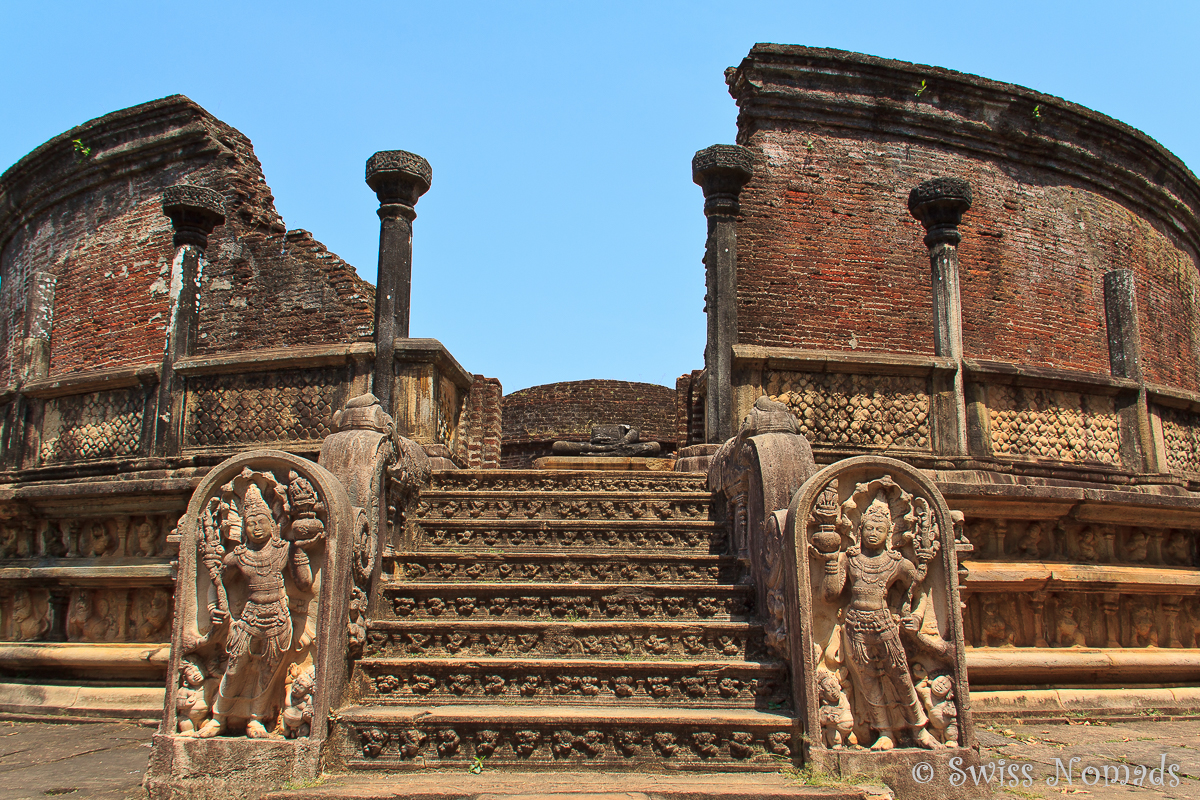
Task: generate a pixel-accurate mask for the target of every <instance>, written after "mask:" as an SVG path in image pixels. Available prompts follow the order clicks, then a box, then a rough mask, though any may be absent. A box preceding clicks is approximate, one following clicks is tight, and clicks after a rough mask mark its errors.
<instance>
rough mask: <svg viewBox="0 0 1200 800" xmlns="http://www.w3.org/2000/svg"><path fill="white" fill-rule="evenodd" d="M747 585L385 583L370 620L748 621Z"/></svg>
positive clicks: (750, 608) (749, 598) (750, 602)
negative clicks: (387, 611) (389, 617)
mask: <svg viewBox="0 0 1200 800" xmlns="http://www.w3.org/2000/svg"><path fill="white" fill-rule="evenodd" d="M752 589H753V587H751V586H720V585H716V586H697V585H694V584H679V583H676V584H671V583H660V584H625V585H617V586H614V585H612V584H608V583H570V584H547V583H458V584H447V583H403V584H399V583H384V584H381V585H380V586H379V587H378V589H377V592H378V593H379V595H380V598H381V599H380V604H379V606H380V607H379V608H377V609H376V610H375V611H374V612H373V614H372V616H373V617H374V618H375V619H381V618H384V617H385V614H384V613H380V612H381V611H383V610H384V609H391V611H392V613H393V615H394V616H395V617H396V618H403V619H438V618H442V617H445V618H455V617H458V618H463V619H466V618H471V617H489V618H492V619H559V620H566V621H568V622H574V621H578V620H582V619H627V620H636V619H673V620H681V621H682V620H712V621H714V622H717V621H729V620H748V619H749V617H750V615H751V614H752V613H753V595H752Z"/></svg>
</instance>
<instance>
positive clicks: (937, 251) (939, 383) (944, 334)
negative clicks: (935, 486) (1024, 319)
mask: <svg viewBox="0 0 1200 800" xmlns="http://www.w3.org/2000/svg"><path fill="white" fill-rule="evenodd" d="M970 207H971V186H970V185H969V184H968V183H967V182H966V181H964V180H962V179H961V178H934V179H932V180H928V181H925V182H924V183H922V184H920V185H919V186H917V187H916V188H915V189H913V190H912V192H910V193H909V195H908V210H909V212H910V213H911V214H912V215H913V216H914V217H916V218H917V220H919V221H920V223H921V224H922V225H924V226H925V246H926V247H928V248H929V264H930V267H931V268H932V271H933V276H932V280H933V325H934V330H933V347H934V353H935V354H936V355H939V356H942V357H945V358H950V359H953V360H954V362H955V369H954V373H953V374H952V375H947V374H944V373H939V372H935V373H934V376H933V426H932V428H933V437H932V438H933V448H934V452H935V453H938V454H939V455H965V454H966V453H967V408H966V398H965V395H964V393H963V375H962V303H961V301H960V299H959V291H958V243H959V242H960V241H962V236H961V235H960V234H959V232H958V225H959V223H960V222H962V215H963V212H965V211H966V210H967V209H969V208H970ZM973 405H975V404H973ZM976 423H977V424H976V425H975V426H974V427H975V431H974V434H975V435H974V436H973V437H972V440H973V444H975V445H976V447H974V448H972V449H975V450H990V434H989V433H988V432H987V430H986V429H985V426H984V425H983V424H982V421H981V420H977V421H976ZM974 440H979V441H977V442H976V441H974ZM977 454H978V455H986V454H987V453H980V452H977Z"/></svg>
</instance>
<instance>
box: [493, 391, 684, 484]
mask: <svg viewBox="0 0 1200 800" xmlns="http://www.w3.org/2000/svg"><path fill="white" fill-rule="evenodd" d="M675 402H676V393H675V391H674V390H672V389H671V388H669V387H667V386H659V385H658V384H654V383H632V382H629V381H610V380H589V381H570V382H566V383H548V384H545V385H543V386H531V387H530V388H528V389H521V390H520V391H517V392H513V393H512V394H509V395H506V396H505V397H504V400H503V412H502V419H503V439H502V441H503V445H502V449H503V457H502V459H501V460H502V465H503V466H504V467H505V468H521V467H528V466H530V465H531V464H532V463H533V460H534V459H535V458H540V457H541V456H546V455H550V448H551V446H552V445H553V444H554V442H556V441H572V442H586V441H588V440H589V439H590V438H591V434H592V426H593V425H604V424H624V425H633V426H635V427H637V428H638V429H640V430H641V438H642V441H645V442H649V441H655V442H662V443H663V444H664V445H665V446H666V449H670V448H672V447H674V446H675V445H676V444H678V443H679V431H678V425H677V423H676V419H675V415H676V412H675Z"/></svg>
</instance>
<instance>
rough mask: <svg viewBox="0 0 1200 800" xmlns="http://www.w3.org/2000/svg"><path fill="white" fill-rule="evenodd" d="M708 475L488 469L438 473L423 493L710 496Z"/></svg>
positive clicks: (434, 474)
mask: <svg viewBox="0 0 1200 800" xmlns="http://www.w3.org/2000/svg"><path fill="white" fill-rule="evenodd" d="M707 483H708V479H707V477H706V476H704V475H689V474H684V473H637V474H631V473H629V472H604V471H598V470H527V469H517V470H513V469H487V470H455V471H447V472H435V473H433V476H432V478H431V480H430V484H429V487H428V488H427V489H424V490H422V495H426V494H436V493H453V492H473V493H485V492H503V493H505V494H508V495H511V494H514V493H525V492H575V493H589V492H590V493H600V494H608V493H621V492H624V493H634V494H640V495H658V494H671V493H688V492H691V493H696V494H704V495H705V496H707V494H708V488H707Z"/></svg>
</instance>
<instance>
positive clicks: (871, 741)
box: [782, 456, 974, 751]
mask: <svg viewBox="0 0 1200 800" xmlns="http://www.w3.org/2000/svg"><path fill="white" fill-rule="evenodd" d="M782 536H783V539H784V542H785V543H786V544H787V545H791V546H790V547H785V548H784V550H785V552H786V551H790V552H791V553H792V554H794V558H795V562H794V563H795V566H796V569H795V571H794V572H793V573H792V574H794V575H795V576H796V578H797V581H796V585H795V586H794V587H787V591H788V593H790V592H792V591H794V592H795V594H794V595H792V598H791V600H792V602H787V603H786V604H785V605H786V612H785V613H786V614H787V616H788V619H787V626H786V627H787V629H788V630H789V631H790V632H791V635H790V636H789V647H790V651H791V661H792V669H793V674H794V675H796V676H802V677H801V678H800V680H799V681H798V682H797V683H798V684H799V685H797V686H796V689H797V690H798V694H797V698H798V703H799V704H800V706H801V707H800V709H799V710H800V712H801V713H802V714H803V715H804V717H805V721H806V730H807V731H808V733H809V736H810V738H811V740H812V742H813V745H812V747H813V750H814V751H816V750H818V749H842V748H844V747H847V746H848V745H850V744H851V743H857V744H859V745H861V746H864V747H870V748H872V749H876V750H888V749H892V748H893V747H896V748H903V747H924V748H930V749H937V750H940V749H942V748H943V747H969V746H971V744H972V743H973V741H974V736H973V733H972V729H971V713H970V694H969V687H968V681H967V671H966V663H965V658H964V653H963V634H962V630H963V628H962V613H961V606H960V603H959V596H958V582H957V562H956V555H955V541H954V525H953V520H952V518H951V515H950V510H949V509H948V508H947V506H946V502H945V500H944V499H943V498H942V495H941V493H940V492H939V491H938V489H937V487H936V486H934V484H933V483H932V482H931V481H930V480H929V479H928V478H926V477H925V476H924V475H922V474H921V473H920V472H919V471H917V470H916V469H914V468H912V467H910V466H908V465H907V464H905V463H903V462H901V461H897V460H895V459H890V458H882V457H876V456H862V457H858V458H850V459H846V460H844V461H840V462H837V463H836V464H833V465H831V466H828V467H826V468H824V469H822V470H821V471H820V472H818V473H817V474H815V475H813V476H812V478H810V479H809V480H808V481H807V482H805V484H804V486H803V487H801V489H800V491H799V492H797V493H796V495H795V497H794V498H793V500H792V503H791V506H790V507H789V509H788V514H787V519H786V522H785V529H784V531H783V532H782Z"/></svg>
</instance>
